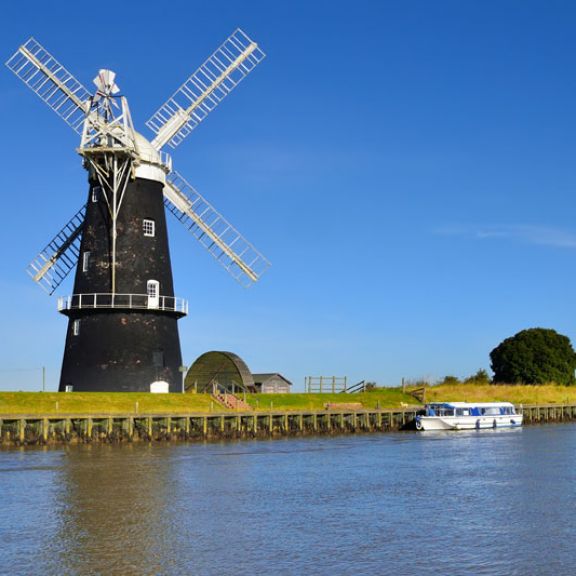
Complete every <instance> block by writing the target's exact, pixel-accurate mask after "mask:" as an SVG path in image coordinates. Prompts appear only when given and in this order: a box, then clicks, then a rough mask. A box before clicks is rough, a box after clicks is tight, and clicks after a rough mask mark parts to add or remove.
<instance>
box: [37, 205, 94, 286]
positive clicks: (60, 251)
mask: <svg viewBox="0 0 576 576" xmlns="http://www.w3.org/2000/svg"><path fill="white" fill-rule="evenodd" d="M85 216H86V204H85V205H84V206H82V208H80V210H78V212H76V214H74V216H72V218H71V219H70V220H69V221H68V222H67V223H66V224H65V225H64V227H63V228H62V230H60V232H58V234H56V236H55V237H54V238H53V239H52V240H51V241H50V242H49V243H48V245H47V246H46V247H45V248H44V250H42V252H40V254H38V256H36V258H34V260H32V262H30V264H29V265H28V268H27V269H26V271H27V272H28V274H29V275H30V277H31V278H32V280H34V282H36V283H37V284H38V285H39V286H40V287H41V288H42V289H43V290H45V291H46V292H47V293H48V294H53V293H54V290H56V288H58V286H60V284H61V283H62V282H63V281H64V278H66V276H68V274H69V273H70V271H71V270H72V269H73V268H74V267H75V266H76V264H77V262H78V256H79V254H80V241H81V239H82V230H83V226H84V217H85Z"/></svg>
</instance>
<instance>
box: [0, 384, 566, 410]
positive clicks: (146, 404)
mask: <svg viewBox="0 0 576 576" xmlns="http://www.w3.org/2000/svg"><path fill="white" fill-rule="evenodd" d="M246 399H247V401H248V403H249V404H250V405H251V406H252V407H253V408H254V409H255V410H256V411H261V412H266V411H269V410H324V405H325V404H327V403H334V404H338V403H350V402H355V403H356V402H357V403H361V404H362V407H363V408H368V409H373V408H377V407H380V408H400V407H401V406H402V405H410V406H414V405H417V404H418V402H417V401H416V400H415V399H414V398H413V397H412V396H409V395H408V394H403V393H402V390H401V389H400V388H380V389H377V390H373V391H370V392H363V393H360V394H258V395H248V396H247V398H246ZM426 400H427V402H434V401H450V400H452V401H458V400H460V401H468V402H474V401H476V402H491V401H509V402H514V403H515V404H576V386H556V385H553V384H549V385H543V386H493V385H489V384H485V385H484V384H445V385H438V386H430V387H428V388H426ZM210 411H214V412H223V411H225V409H224V408H222V407H221V406H219V405H218V404H216V403H214V402H213V401H212V399H211V398H210V396H209V395H208V394H146V393H126V392H71V393H69V394H60V393H57V392H0V417H1V416H2V415H18V414H30V415H34V414H43V415H54V414H135V413H137V412H138V413H140V414H174V415H177V414H188V413H194V412H210Z"/></svg>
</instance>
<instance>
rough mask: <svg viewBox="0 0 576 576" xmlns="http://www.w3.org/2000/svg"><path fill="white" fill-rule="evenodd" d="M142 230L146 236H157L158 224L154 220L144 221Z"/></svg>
mask: <svg viewBox="0 0 576 576" xmlns="http://www.w3.org/2000/svg"><path fill="white" fill-rule="evenodd" d="M142 230H143V231H144V236H150V237H152V236H156V222H154V220H149V219H144V220H143V221H142Z"/></svg>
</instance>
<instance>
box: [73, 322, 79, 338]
mask: <svg viewBox="0 0 576 576" xmlns="http://www.w3.org/2000/svg"><path fill="white" fill-rule="evenodd" d="M72 334H73V335H74V336H78V335H79V334H80V320H74V322H72Z"/></svg>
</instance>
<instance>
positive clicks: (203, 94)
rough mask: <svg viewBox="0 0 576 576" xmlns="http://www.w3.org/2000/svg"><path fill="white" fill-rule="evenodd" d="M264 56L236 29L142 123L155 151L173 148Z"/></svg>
mask: <svg viewBox="0 0 576 576" xmlns="http://www.w3.org/2000/svg"><path fill="white" fill-rule="evenodd" d="M265 57H266V55H265V54H264V52H263V51H262V50H261V49H260V48H259V47H258V45H257V44H256V43H255V42H253V41H252V40H251V39H250V38H249V37H248V36H247V35H246V34H245V33H244V32H243V31H242V30H240V28H238V29H237V30H235V31H234V33H233V34H231V35H230V36H229V37H228V38H227V39H226V40H225V42H224V43H223V44H222V45H221V46H220V47H219V48H218V49H217V50H216V51H215V52H214V53H213V54H212V55H211V56H210V57H209V58H208V59H207V60H206V61H205V62H204V63H203V64H202V65H201V66H200V68H198V70H196V72H194V74H192V75H191V76H190V77H189V78H188V80H186V82H184V84H182V86H180V88H178V90H176V92H175V93H174V94H173V95H172V96H171V97H170V98H169V99H168V100H167V101H166V102H165V103H164V104H163V105H162V106H161V107H160V109H159V110H158V111H157V112H156V113H155V114H154V115H153V116H152V117H151V118H150V119H149V120H148V121H147V122H146V126H148V128H150V130H152V132H154V133H155V134H156V138H154V140H153V141H152V145H153V146H154V148H156V149H157V150H160V149H161V148H162V147H163V146H165V145H166V144H168V145H169V146H171V147H172V148H176V146H178V144H180V143H181V142H182V140H184V138H186V136H188V134H190V132H192V130H194V129H195V128H196V127H197V126H198V125H199V124H200V123H201V122H202V121H203V120H204V119H205V118H206V116H208V114H209V113H210V112H212V110H214V108H216V106H218V104H220V102H222V100H223V99H224V98H225V97H226V96H228V94H230V92H232V90H234V88H236V86H238V84H239V83H240V82H241V81H242V80H243V79H244V78H246V76H247V75H248V74H249V73H250V72H252V70H254V68H255V67H256V66H257V65H258V64H259V63H260V62H262V60H263V59H264V58H265Z"/></svg>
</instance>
